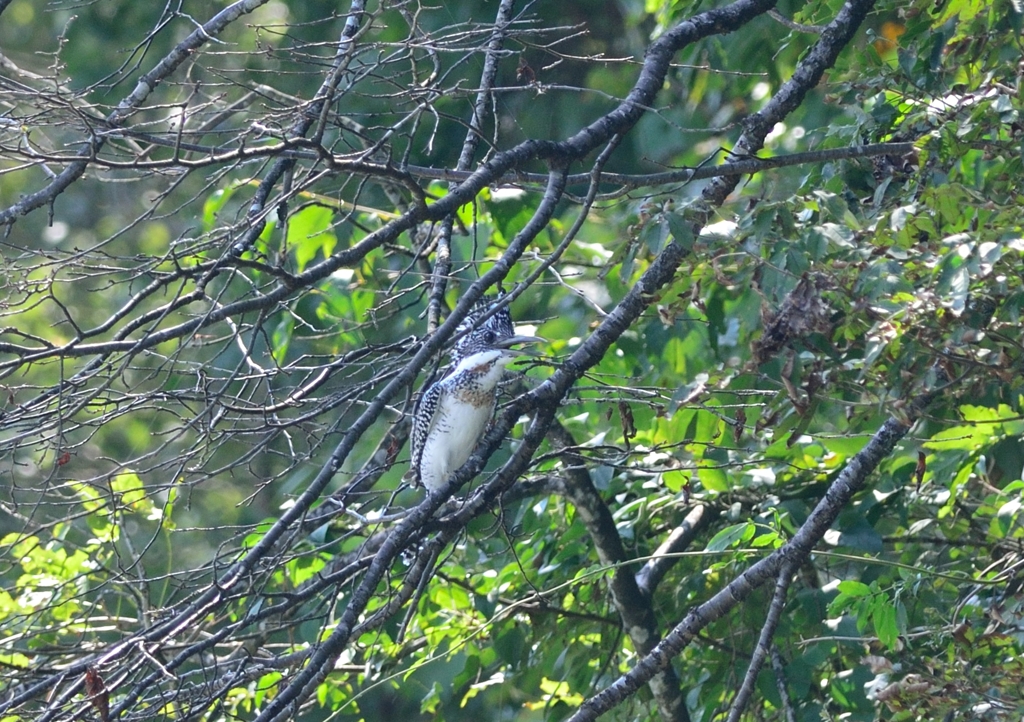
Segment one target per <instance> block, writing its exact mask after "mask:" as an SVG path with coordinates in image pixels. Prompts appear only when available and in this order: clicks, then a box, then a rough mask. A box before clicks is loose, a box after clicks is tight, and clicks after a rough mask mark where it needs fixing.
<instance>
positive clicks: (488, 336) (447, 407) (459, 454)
mask: <svg viewBox="0 0 1024 722" xmlns="http://www.w3.org/2000/svg"><path fill="white" fill-rule="evenodd" d="M498 298H500V297H498ZM498 298H495V297H493V296H492V297H486V296H485V297H484V298H482V299H480V301H479V302H477V304H476V306H475V307H474V308H473V310H472V311H470V313H469V315H468V316H466V318H465V319H464V320H463V322H462V323H461V324H460V325H459V328H458V330H457V331H456V333H458V334H465V335H463V336H462V338H461V339H459V341H458V342H456V344H455V348H454V350H453V351H452V365H451V366H450V367H449V371H448V372H447V373H446V374H445V376H444V377H443V378H442V379H441V380H440V381H438V382H436V383H435V384H433V385H432V386H430V387H429V388H428V389H427V390H426V391H425V392H424V393H423V395H422V396H421V397H420V401H419V403H418V404H417V405H416V411H415V413H414V418H413V424H412V468H411V469H410V472H411V475H412V478H413V480H414V481H419V482H420V483H422V484H423V485H424V486H425V487H426V488H427V491H435V490H437V489H440V488H442V487H443V486H444V485H445V483H446V482H447V481H448V479H449V478H450V477H451V475H452V474H453V473H454V472H455V471H457V470H458V469H459V467H461V466H462V465H463V464H465V463H466V460H467V459H469V457H470V455H471V454H472V453H473V449H475V448H476V445H477V442H479V441H480V437H482V436H483V435H484V432H485V431H486V430H487V425H488V424H489V423H490V421H491V417H492V416H493V415H494V407H495V403H496V399H497V391H498V382H499V381H501V377H502V375H503V374H504V371H505V366H506V365H507V364H508V363H509V362H510V361H512V360H513V359H514V358H515V357H516V356H517V355H518V354H519V353H521V352H520V351H516V350H513V349H512V348H511V347H512V346H516V345H518V344H523V343H535V342H537V341H543V339H540V338H537V337H536V336H517V335H516V332H515V328H514V327H513V325H512V316H511V315H510V314H509V311H508V306H502V307H501V308H499V309H498V310H497V311H495V312H494V315H492V316H491V317H490V318H488V319H486V320H483V321H481V319H483V317H484V316H485V315H486V314H487V313H488V312H490V311H491V310H492V309H494V307H495V305H496V303H497V301H498Z"/></svg>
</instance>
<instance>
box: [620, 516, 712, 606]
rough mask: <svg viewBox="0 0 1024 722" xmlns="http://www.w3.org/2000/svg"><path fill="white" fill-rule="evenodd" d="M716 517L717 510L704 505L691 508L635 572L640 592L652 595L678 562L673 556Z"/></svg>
mask: <svg viewBox="0 0 1024 722" xmlns="http://www.w3.org/2000/svg"><path fill="white" fill-rule="evenodd" d="M718 515H719V511H718V509H715V508H712V507H709V506H707V505H706V504H698V505H697V506H695V507H693V509H691V510H690V513H689V514H687V515H686V517H685V518H684V519H683V521H682V523H681V524H680V525H679V526H677V527H676V528H675V529H673V530H672V532H671V533H670V534H669V535H668V536H667V537H665V541H663V542H662V543H661V544H660V545H659V546H658V548H657V549H656V550H655V552H654V554H652V555H651V558H650V559H648V560H647V563H646V564H644V566H643V568H641V569H640V571H638V572H637V574H636V583H637V586H638V587H639V588H640V591H641V592H643V593H644V594H645V595H647V596H651V595H652V594H654V591H655V590H656V589H657V588H658V584H660V583H661V580H662V579H664V578H665V575H666V574H668V570H669V569H671V568H672V567H673V566H674V565H675V564H676V562H677V561H678V557H676V556H673V555H675V554H677V553H678V552H681V551H683V550H684V549H686V548H687V547H689V546H690V544H692V543H693V540H694V539H695V538H696V537H697V535H698V534H700V533H701V532H702V531H703V530H704V529H706V528H707V527H708V525H709V524H711V522H713V521H714V520H715V519H717V518H718Z"/></svg>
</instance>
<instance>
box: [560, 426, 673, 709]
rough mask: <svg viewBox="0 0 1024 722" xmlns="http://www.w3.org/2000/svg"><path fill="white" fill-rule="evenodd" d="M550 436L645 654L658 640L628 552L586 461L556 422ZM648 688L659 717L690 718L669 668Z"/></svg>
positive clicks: (629, 629)
mask: <svg viewBox="0 0 1024 722" xmlns="http://www.w3.org/2000/svg"><path fill="white" fill-rule="evenodd" d="M548 434H549V436H550V438H551V440H552V442H553V444H554V446H555V448H556V449H559V450H561V451H562V458H563V460H564V463H565V495H566V498H567V499H569V501H571V502H572V504H573V506H575V507H576V512H577V514H578V515H579V518H580V519H581V520H582V521H583V525H584V526H585V527H586V528H587V532H588V533H589V534H590V538H591V540H592V541H593V542H594V548H595V550H596V551H597V556H598V558H599V559H600V560H601V563H602V564H606V565H608V566H611V567H613V571H612V572H611V578H610V579H609V584H608V586H609V589H610V590H611V595H612V603H613V604H614V605H615V609H616V611H617V612H618V613H619V617H620V618H621V619H622V626H623V628H624V629H625V631H626V634H627V635H629V638H630V640H631V641H632V642H633V648H634V649H635V650H636V652H637V654H641V655H643V654H648V653H649V652H650V651H651V650H652V649H653V648H654V645H655V644H657V642H658V640H659V639H660V638H661V634H660V632H659V631H658V623H657V620H656V619H655V616H654V608H653V607H652V606H651V599H650V597H649V596H647V595H645V594H643V593H642V592H641V590H640V587H639V586H637V583H636V578H635V577H634V575H633V572H632V570H631V569H630V568H629V566H628V565H627V564H625V563H624V562H628V561H629V555H628V554H626V549H625V547H623V546H622V539H621V538H620V537H619V532H618V529H616V527H615V520H614V519H613V518H612V514H611V512H610V511H609V510H608V507H607V505H606V504H605V503H604V500H603V499H602V498H601V495H600V494H598V492H597V489H595V488H594V483H593V481H592V480H591V478H590V472H588V471H587V466H586V460H585V459H584V458H583V457H582V456H580V455H579V453H577V452H575V451H573V449H575V448H576V440H575V439H574V438H572V434H570V433H569V431H568V430H567V429H566V428H565V427H564V426H562V424H561V423H559V422H558V421H554V422H553V423H552V424H551V427H550V429H549V430H548ZM650 688H651V692H652V694H653V695H654V699H655V702H657V704H658V710H659V711H660V712H661V717H662V719H664V720H674V721H676V722H684V721H685V720H689V719H690V715H689V713H688V712H687V710H686V700H685V699H684V697H683V694H682V691H681V690H680V688H679V677H678V676H677V675H676V673H675V670H674V669H673V668H672V667H671V666H668V667H666V668H665V669H664V670H663V671H662V672H661V673H660V674H657V675H655V676H654V677H652V678H651V681H650Z"/></svg>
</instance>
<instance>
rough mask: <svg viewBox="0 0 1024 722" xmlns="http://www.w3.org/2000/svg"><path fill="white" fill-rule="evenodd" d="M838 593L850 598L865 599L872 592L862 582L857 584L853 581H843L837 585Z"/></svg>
mask: <svg viewBox="0 0 1024 722" xmlns="http://www.w3.org/2000/svg"><path fill="white" fill-rule="evenodd" d="M838 588H839V591H841V592H842V593H843V594H845V595H847V596H850V597H867V596H870V595H871V594H872V593H873V592H872V591H871V587H869V586H868V585H867V584H865V583H864V582H858V581H856V580H854V579H844V580H843V581H841V582H839V584H838Z"/></svg>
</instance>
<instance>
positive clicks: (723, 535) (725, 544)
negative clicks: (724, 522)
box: [705, 521, 756, 552]
mask: <svg viewBox="0 0 1024 722" xmlns="http://www.w3.org/2000/svg"><path fill="white" fill-rule="evenodd" d="M755 531H756V527H755V525H754V522H752V521H746V522H743V523H742V524H733V525H732V526H727V527H726V528H725V529H722V530H721V531H720V532H718V533H717V534H715V535H714V536H713V537H711V541H709V542H708V545H707V547H705V549H706V550H707V551H709V552H720V551H724V550H726V549H728V548H729V547H732V546H738V545H740V544H743V543H745V542H748V541H750V540H751V539H752V538H753V537H754V532H755Z"/></svg>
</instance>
